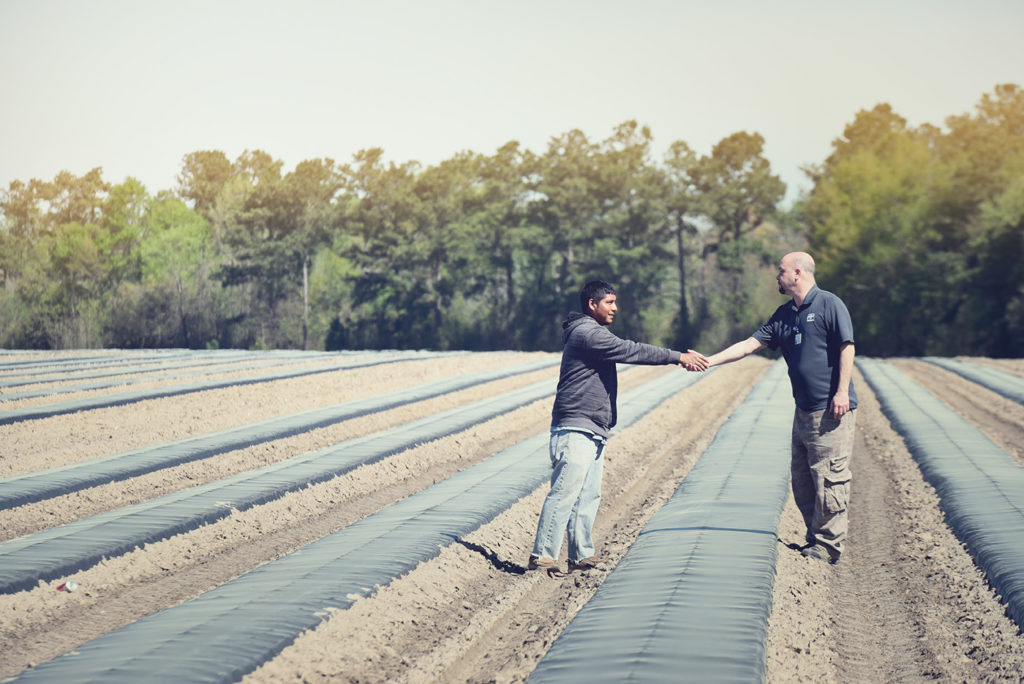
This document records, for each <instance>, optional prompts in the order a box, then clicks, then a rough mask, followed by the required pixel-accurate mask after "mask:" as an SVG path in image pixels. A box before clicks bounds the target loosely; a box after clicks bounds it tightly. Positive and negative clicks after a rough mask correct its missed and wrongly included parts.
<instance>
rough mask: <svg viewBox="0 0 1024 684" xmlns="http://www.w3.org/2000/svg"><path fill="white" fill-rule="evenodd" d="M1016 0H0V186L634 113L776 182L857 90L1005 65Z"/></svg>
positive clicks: (998, 71) (1002, 78)
mask: <svg viewBox="0 0 1024 684" xmlns="http://www.w3.org/2000/svg"><path fill="white" fill-rule="evenodd" d="M1022 28H1024V1H1022V0H972V1H971V2H966V1H958V2H954V1H951V0H899V1H898V2H896V1H894V0H878V1H876V0H864V1H861V2H838V1H831V0H774V1H771V2H769V1H768V0H719V2H711V1H710V0H705V1H702V2H697V1H694V0H628V1H621V2H612V1H611V0H586V1H583V0H548V1H546V2H545V1H537V0H516V1H515V2H489V1H486V0H473V1H469V0H465V1H464V0H390V1H389V0H377V1H375V2H367V1H366V0H364V1H362V2H349V1H347V0H335V1H333V2H328V1H326V0H289V1H288V2H269V1H267V0H244V1H243V0H220V1H217V0H202V1H196V0H123V1H122V0H0V191H2V190H4V189H7V188H8V187H9V183H10V182H12V181H14V180H22V181H27V180H29V179H31V178H38V179H41V180H52V179H53V178H54V177H55V176H56V175H57V173H59V172H60V171H63V170H67V171H70V172H71V173H73V174H75V175H83V174H85V173H87V172H88V171H89V170H90V169H92V168H95V167H101V168H102V169H103V178H104V180H106V181H108V182H111V183H120V182H123V181H124V180H125V179H126V178H128V177H133V178H136V179H138V180H139V181H141V182H142V183H143V184H144V185H145V186H146V188H147V190H148V191H149V192H150V193H151V194H156V193H157V192H158V191H160V190H170V189H173V188H174V187H175V185H176V183H177V180H176V179H177V176H178V174H179V172H180V170H181V162H182V159H183V157H184V156H185V155H187V154H189V153H191V152H196V151H200V150H220V151H223V152H224V153H225V154H226V155H227V156H228V157H229V158H230V159H232V160H234V159H235V158H237V157H238V156H239V155H241V154H242V153H243V152H245V151H246V150H257V149H259V150H263V151H265V152H267V153H268V154H270V155H271V156H272V157H273V158H275V159H279V160H281V161H282V162H283V165H284V172H288V171H290V170H291V169H293V168H294V167H295V165H296V164H298V163H299V162H300V161H302V160H305V159H315V158H324V157H327V158H331V159H333V160H335V161H336V162H340V163H345V162H349V161H351V159H352V156H353V155H354V154H355V153H356V152H358V151H359V150H361V149H367V148H372V147H379V148H382V149H383V150H384V155H385V159H386V160H388V161H393V162H395V163H405V162H408V161H418V162H420V163H421V164H423V165H434V164H438V163H440V162H441V161H443V160H445V159H448V158H451V157H452V156H454V155H455V154H457V153H459V152H461V151H466V150H469V151H473V152H478V153H481V154H493V153H494V152H495V151H496V150H497V149H498V148H500V147H501V146H502V145H504V144H505V143H507V142H509V141H512V140H515V141H518V142H519V143H520V144H521V145H522V146H523V147H525V148H528V149H530V150H533V151H534V152H537V153H543V152H544V151H545V150H546V149H547V145H548V142H549V141H550V139H551V138H553V137H556V136H559V135H561V134H563V133H565V132H568V131H570V130H573V129H579V130H581V131H583V133H585V134H586V135H587V137H588V138H589V139H590V140H591V141H594V142H598V141H601V140H604V139H605V138H607V137H609V136H611V135H612V133H613V131H614V129H615V127H616V126H617V125H618V124H620V123H622V122H624V121H629V120H635V121H637V122H638V123H640V124H641V125H646V126H648V127H649V128H650V130H651V132H652V134H653V137H654V144H653V152H654V158H655V159H656V160H660V158H661V155H662V154H663V153H664V152H665V151H666V150H667V149H668V147H669V145H670V144H671V143H672V142H674V141H677V140H682V141H685V142H686V143H687V144H688V145H689V146H690V147H691V148H692V149H694V150H695V151H696V152H697V153H698V154H702V155H704V154H710V153H711V150H712V147H713V146H714V144H715V143H716V142H718V141H719V140H721V139H723V138H725V137H727V136H729V135H731V134H732V133H735V132H738V131H747V132H750V133H755V132H756V133H760V134H761V135H762V136H763V137H764V139H765V149H764V155H765V157H766V158H767V159H768V160H769V161H770V162H771V165H772V169H773V171H774V172H775V173H777V174H778V175H779V176H780V177H781V178H782V180H783V181H784V182H785V183H786V184H787V186H788V188H789V191H788V193H787V201H790V202H791V201H792V200H793V199H794V198H796V197H797V196H798V193H799V192H801V191H803V190H806V189H808V188H809V187H810V183H809V181H808V180H807V178H806V176H805V175H804V174H803V172H802V171H801V167H804V166H806V165H809V164H817V163H820V162H821V161H823V160H824V159H825V158H826V157H827V156H828V154H829V152H830V150H831V145H832V141H833V140H835V139H836V138H838V137H840V136H841V135H842V133H843V129H844V127H845V126H846V125H847V124H849V123H850V122H852V121H853V119H854V117H855V116H856V114H857V112H858V111H860V110H870V109H871V108H873V107H874V106H875V105H877V104H880V103H888V104H890V105H891V106H892V108H893V110H894V111H895V112H896V113H897V114H899V115H901V116H903V117H904V118H905V119H907V121H908V123H909V125H911V126H918V125H921V124H924V123H930V124H934V125H936V126H942V125H943V122H944V121H945V120H946V118H947V117H949V116H952V115H960V114H965V113H973V112H974V108H975V105H976V104H977V103H978V102H979V101H980V99H981V97H982V95H983V94H986V93H992V92H993V91H994V88H995V86H996V85H997V84H1001V83H1016V84H1018V85H1024V40H1021V31H1022Z"/></svg>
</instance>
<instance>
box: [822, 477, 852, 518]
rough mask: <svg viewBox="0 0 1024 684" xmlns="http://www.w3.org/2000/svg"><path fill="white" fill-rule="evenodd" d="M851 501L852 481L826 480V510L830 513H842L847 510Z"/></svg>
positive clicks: (827, 478) (844, 479) (847, 478)
mask: <svg viewBox="0 0 1024 684" xmlns="http://www.w3.org/2000/svg"><path fill="white" fill-rule="evenodd" d="M849 500H850V479H849V477H848V476H847V477H844V478H842V479H838V478H836V479H833V478H831V477H826V478H825V510H826V511H828V512H829V513H840V512H842V511H845V510H846V506H847V505H848V504H849Z"/></svg>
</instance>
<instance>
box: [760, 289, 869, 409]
mask: <svg viewBox="0 0 1024 684" xmlns="http://www.w3.org/2000/svg"><path fill="white" fill-rule="evenodd" d="M752 337H753V338H754V339H755V340H757V341H758V342H760V343H761V344H763V345H764V346H766V347H768V348H769V349H780V348H781V349H782V356H783V358H785V359H786V364H787V365H788V366H789V379H790V382H792V384H793V399H795V400H796V405H797V406H798V407H800V408H801V409H803V410H804V411H820V410H822V409H824V408H827V407H828V402H829V400H830V399H831V398H832V395H834V394H835V393H836V388H837V387H838V386H839V347H840V346H841V345H842V344H843V343H845V342H853V322H852V321H851V320H850V312H849V311H848V310H847V309H846V304H844V303H843V300H841V299H840V298H839V297H837V296H836V295H834V294H832V293H831V292H826V291H825V290H820V289H818V286H817V285H815V286H814V287H812V288H811V291H810V292H808V293H807V297H806V298H805V299H804V303H803V304H802V305H801V306H800V307H799V308H797V306H796V303H795V302H794V301H793V300H789V301H788V302H786V303H785V304H783V305H782V306H780V307H779V308H778V309H776V310H775V313H774V314H772V317H771V318H770V319H768V322H767V323H765V324H764V325H762V326H761V328H760V329H759V330H758V331H757V332H755V333H754V334H753V335H752ZM856 407H857V394H856V392H854V391H853V379H852V378H851V379H850V409H851V410H852V409H854V408H856Z"/></svg>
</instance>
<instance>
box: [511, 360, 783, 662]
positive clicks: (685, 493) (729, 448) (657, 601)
mask: <svg viewBox="0 0 1024 684" xmlns="http://www.w3.org/2000/svg"><path fill="white" fill-rule="evenodd" d="M792 424H793V399H792V391H791V389H790V383H789V378H788V376H787V374H786V368H785V366H784V364H783V362H781V361H778V362H776V363H775V364H774V365H773V366H772V367H771V368H770V369H769V371H768V373H767V374H766V375H765V376H764V377H763V378H762V379H761V380H760V381H759V382H758V383H757V384H756V385H755V386H754V388H753V390H751V393H750V395H749V397H748V398H747V399H746V401H744V402H743V404H742V405H741V406H740V407H739V408H738V409H737V410H736V411H735V412H734V413H733V415H732V417H731V418H729V420H728V421H727V422H726V423H725V424H724V425H723V426H722V428H721V429H720V430H719V432H718V434H717V436H716V437H715V440H714V441H713V442H712V444H711V446H710V447H708V449H707V451H705V452H704V454H703V455H702V456H701V458H700V461H698V463H697V465H695V466H694V468H693V470H692V471H691V472H690V474H689V475H687V477H686V479H685V480H684V481H683V483H682V484H681V485H680V486H679V487H678V488H677V489H676V492H675V494H673V496H672V498H671V499H670V500H669V501H668V502H667V503H666V504H665V506H663V507H662V508H661V510H659V511H658V512H657V513H655V514H654V516H653V517H652V518H651V520H650V521H649V522H648V524H647V526H646V527H645V528H644V530H643V532H641V534H640V536H639V537H638V539H637V541H636V542H635V543H634V544H633V545H632V546H631V547H630V549H629V551H628V553H627V554H626V555H625V556H624V557H623V559H622V561H621V562H620V563H619V564H618V565H617V566H616V568H615V570H614V571H613V572H612V573H611V574H610V575H609V577H608V579H607V580H606V581H605V582H604V584H602V585H601V588H600V589H598V591H597V593H596V594H595V595H594V597H593V598H592V599H591V600H590V601H589V602H588V603H587V604H586V605H585V606H584V607H583V609H582V610H580V612H579V613H578V614H577V615H576V617H575V619H573V621H572V622H571V623H570V624H569V626H568V627H567V628H566V629H565V631H564V632H563V633H562V635H561V636H560V637H559V638H558V639H557V640H556V641H555V643H554V644H553V645H552V647H551V649H550V650H549V651H548V653H547V654H546V655H545V657H544V658H543V659H542V660H541V661H540V663H539V664H538V666H537V668H536V669H535V670H534V672H533V674H532V675H531V677H530V682H585V681H598V682H632V681H636V682H654V681H664V682H679V681H693V682H726V681H728V682H755V681H764V676H765V636H766V632H767V623H768V616H769V615H770V613H771V604H772V585H773V583H774V581H775V561H776V554H777V547H778V543H779V542H778V541H777V536H776V535H777V533H776V530H777V529H778V524H779V516H780V515H781V513H782V508H783V506H784V505H785V502H786V498H787V496H788V492H789V487H788V484H789V461H790V432H791V430H792Z"/></svg>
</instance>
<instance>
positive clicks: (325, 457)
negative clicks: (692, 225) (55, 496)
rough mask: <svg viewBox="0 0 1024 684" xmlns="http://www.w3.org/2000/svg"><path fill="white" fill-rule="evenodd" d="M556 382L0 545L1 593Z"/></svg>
mask: <svg viewBox="0 0 1024 684" xmlns="http://www.w3.org/2000/svg"><path fill="white" fill-rule="evenodd" d="M555 385H556V379H555V378H549V379H546V380H542V381H540V382H536V383H533V384H531V385H527V386H526V387H522V388H519V389H517V390H513V391H510V392H506V393H504V394H501V395H498V396H495V397H490V398H488V399H485V400H482V401H478V402H475V403H473V404H469V405H467V406H460V407H458V408H454V409H451V410H449V411H445V412H443V413H438V414H434V415H430V416H427V417H425V418H422V419H420V420H416V421H412V422H410V423H406V424H405V425H401V426H399V427H396V428H392V429H391V430H385V431H382V432H377V433H374V434H370V435H366V436H363V437H358V438H355V439H350V440H347V441H344V442H341V443H339V444H335V445H332V446H330V447H326V448H324V449H320V450H318V451H314V452H310V453H307V454H302V455H300V456H296V457H294V458H290V459H288V460H286V461H282V462H280V463H274V464H272V465H268V466H264V467H263V468H258V469H256V470H251V471H248V472H244V473H239V474H237V475H232V476H230V477H226V478H222V479H220V480H215V481H213V482H209V483H206V484H203V485H199V486H196V487H192V488H190V489H186V490H183V491H180V492H173V493H171V494H166V495H164V496H161V497H158V498H156V499H151V500H149V501H144V502H141V503H138V504H135V505H132V506H126V507H124V508H119V509H116V510H113V511H107V512H105V513H100V514H98V515H94V516H90V517H88V518H82V519H81V520H76V521H74V522H71V523H67V524H66V525H61V526H59V527H54V528H51V529H48V530H43V531H41V532H37V533H35V534H31V535H27V536H24V537H20V538H18V539H12V540H11V541H8V542H5V543H3V544H0V593H2V594H9V593H13V592H16V591H21V590H25V589H31V588H34V587H35V586H36V585H37V584H38V583H39V581H40V580H43V581H46V580H51V579H55V578H57V577H62V576H64V575H68V574H71V573H73V572H77V571H78V570H83V569H85V568H88V567H91V566H92V565H94V564H95V563H97V562H99V561H100V560H102V559H103V558H104V557H113V556H117V555H120V554H123V553H126V552H128V551H131V550H132V549H134V548H135V547H137V546H142V545H143V544H146V543H150V542H155V541H159V540H161V539H167V538H169V537H172V536H174V535H176V534H181V533H183V532H188V531H189V530H193V529H195V528H197V527H199V526H200V525H204V524H208V523H211V522H215V521H217V520H220V519H221V518H225V517H227V516H228V515H230V514H231V512H232V511H233V510H246V509H248V508H251V507H253V506H257V505H259V504H261V503H266V502H268V501H272V500H274V499H277V498H280V497H282V496H284V495H285V494H287V493H288V492H292V491H297V490H299V489H302V488H304V487H307V486H308V485H310V484H314V483H318V482H324V481H326V480H330V479H332V478H334V477H337V476H338V475H342V474H344V473H347V472H349V471H351V470H354V469H355V468H358V467H359V466H363V465H367V464H370V463H375V462H376V461H379V460H381V459H383V458H386V457H388V456H390V455H393V454H396V453H399V452H401V451H404V450H406V449H409V448H412V447H414V446H416V445H417V444H423V443H425V442H429V441H431V440H435V439H439V438H441V437H444V436H446V435H449V434H452V433H454V432H458V431H460V430H465V429H466V428H469V427H472V426H473V425H475V424H477V423H479V422H481V421H484V420H488V419H490V418H493V417H494V416H497V415H501V414H503V413H507V412H508V411H511V410H514V409H516V408H518V407H520V406H525V405H526V404H529V403H532V402H534V401H537V400H539V399H543V398H544V397H545V396H549V395H552V394H554V391H555Z"/></svg>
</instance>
